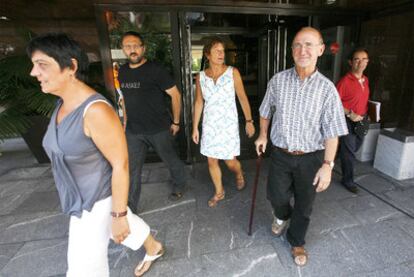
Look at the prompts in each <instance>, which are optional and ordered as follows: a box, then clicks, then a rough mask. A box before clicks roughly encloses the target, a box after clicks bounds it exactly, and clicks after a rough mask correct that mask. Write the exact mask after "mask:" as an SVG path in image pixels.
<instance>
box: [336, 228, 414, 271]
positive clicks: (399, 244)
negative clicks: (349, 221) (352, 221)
mask: <svg viewBox="0 0 414 277" xmlns="http://www.w3.org/2000/svg"><path fill="white" fill-rule="evenodd" d="M343 234H344V236H345V237H346V238H348V240H349V243H350V244H351V246H352V247H353V248H354V249H357V250H358V252H359V253H360V254H361V256H362V259H363V261H364V263H365V264H366V265H368V266H369V267H370V268H372V269H375V268H376V267H378V266H379V265H381V266H382V267H386V266H391V265H398V264H401V263H402V262H406V261H411V260H412V259H413V253H414V240H413V239H412V237H410V236H409V235H408V234H407V233H406V232H404V231H403V230H402V229H401V228H399V227H398V226H396V225H395V224H393V222H392V221H382V222H379V223H377V224H373V225H364V226H356V227H351V228H347V229H344V230H343Z"/></svg>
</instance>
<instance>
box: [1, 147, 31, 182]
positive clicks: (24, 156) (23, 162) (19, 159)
mask: <svg viewBox="0 0 414 277" xmlns="http://www.w3.org/2000/svg"><path fill="white" fill-rule="evenodd" d="M0 148H1V147H0ZM38 165H39V164H38V163H37V161H36V159H35V157H34V156H33V154H32V153H30V151H29V150H28V149H23V150H17V151H4V152H3V150H2V155H1V156H0V176H3V175H4V174H6V173H7V172H9V171H10V170H12V169H15V168H19V167H32V166H38ZM1 178H2V177H0V179H1Z"/></svg>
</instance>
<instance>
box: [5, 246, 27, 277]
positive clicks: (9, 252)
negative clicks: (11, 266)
mask: <svg viewBox="0 0 414 277" xmlns="http://www.w3.org/2000/svg"><path fill="white" fill-rule="evenodd" d="M22 246H23V243H12V244H0V272H1V269H2V268H3V267H4V266H5V265H6V264H7V263H8V262H9V261H10V259H11V258H12V257H13V256H14V255H15V254H16V253H17V251H19V249H20V248H21V247H22Z"/></svg>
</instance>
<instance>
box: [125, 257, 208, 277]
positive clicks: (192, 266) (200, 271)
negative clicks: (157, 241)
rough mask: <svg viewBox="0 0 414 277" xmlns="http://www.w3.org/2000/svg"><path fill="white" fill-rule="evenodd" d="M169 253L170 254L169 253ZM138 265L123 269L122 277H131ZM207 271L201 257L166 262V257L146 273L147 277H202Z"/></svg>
mask: <svg viewBox="0 0 414 277" xmlns="http://www.w3.org/2000/svg"><path fill="white" fill-rule="evenodd" d="M167 253H168V252H167ZM135 266H136V264H133V265H132V264H131V265H129V266H127V267H124V268H122V270H121V274H120V275H119V276H120V277H130V276H132V273H133V272H134V268H135ZM205 272H206V269H205V268H203V264H202V261H201V258H200V257H195V258H191V259H187V258H182V259H175V260H165V259H164V257H161V258H160V259H158V260H157V261H156V262H155V263H154V264H153V265H152V266H151V269H150V270H149V271H148V272H147V273H145V277H158V276H174V277H200V276H206V275H205Z"/></svg>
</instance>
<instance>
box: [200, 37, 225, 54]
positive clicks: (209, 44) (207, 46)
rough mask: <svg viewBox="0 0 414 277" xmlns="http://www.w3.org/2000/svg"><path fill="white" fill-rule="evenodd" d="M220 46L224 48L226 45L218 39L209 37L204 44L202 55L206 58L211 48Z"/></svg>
mask: <svg viewBox="0 0 414 277" xmlns="http://www.w3.org/2000/svg"><path fill="white" fill-rule="evenodd" d="M218 43H220V44H222V45H223V46H225V45H226V44H225V43H224V41H223V40H222V39H221V38H220V37H211V38H210V39H209V40H208V41H207V42H206V43H205V44H204V47H203V54H204V55H205V56H206V57H207V55H208V54H210V52H211V48H213V46H214V45H216V44H218Z"/></svg>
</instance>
